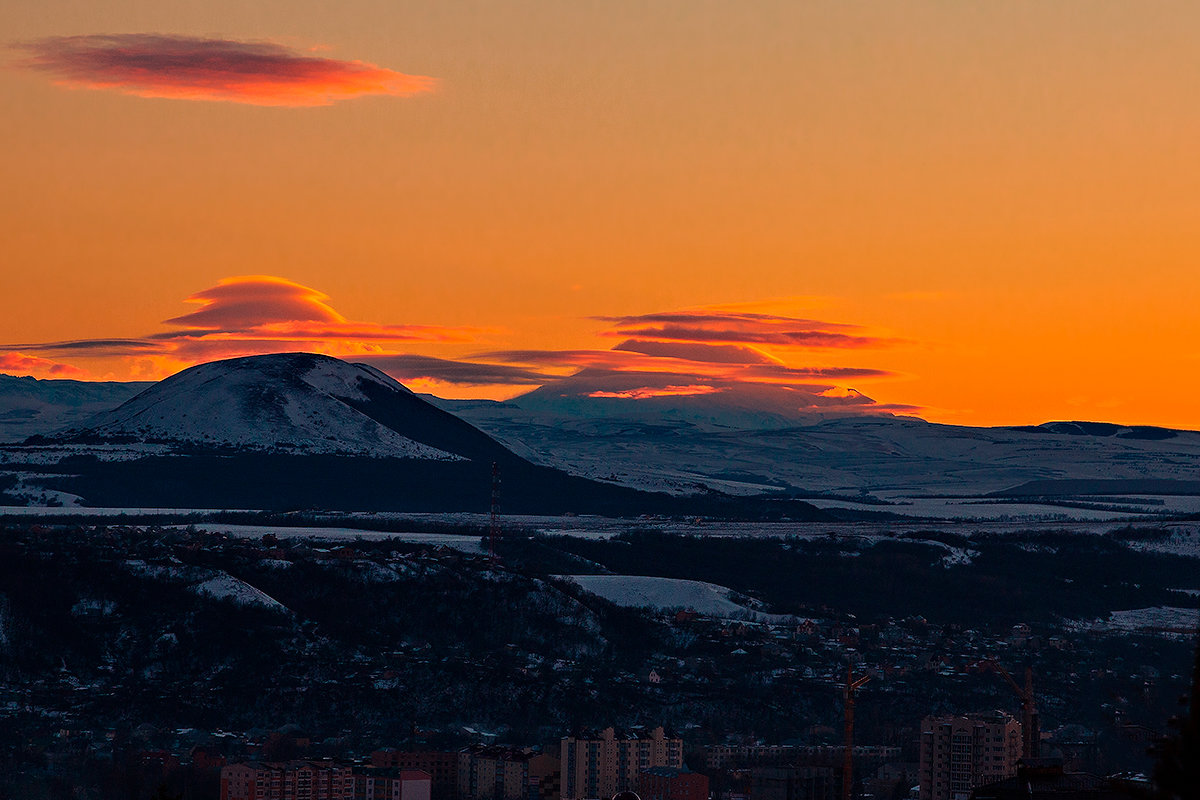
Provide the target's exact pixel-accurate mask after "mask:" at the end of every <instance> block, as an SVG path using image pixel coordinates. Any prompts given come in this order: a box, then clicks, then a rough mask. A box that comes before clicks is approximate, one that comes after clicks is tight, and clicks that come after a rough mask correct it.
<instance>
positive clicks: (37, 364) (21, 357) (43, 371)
mask: <svg viewBox="0 0 1200 800" xmlns="http://www.w3.org/2000/svg"><path fill="white" fill-rule="evenodd" d="M0 372H3V373H7V374H9V375H29V376H32V377H34V378H79V379H86V378H87V377H88V372H87V370H84V369H80V368H79V367H74V366H71V365H70V364H60V363H58V362H57V361H51V360H49V359H47V358H39V357H38V356H27V355H25V354H24V353H0Z"/></svg>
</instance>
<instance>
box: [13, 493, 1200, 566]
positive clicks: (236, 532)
mask: <svg viewBox="0 0 1200 800" xmlns="http://www.w3.org/2000/svg"><path fill="white" fill-rule="evenodd" d="M214 513H218V512H216V511H214V510H212V509H167V508H84V507H71V508H62V507H45V506H4V507H0V521H4V520H15V519H22V518H25V519H37V518H39V517H46V516H53V517H59V518H66V519H71V520H78V521H79V523H81V524H87V523H88V522H89V520H91V521H93V522H94V521H95V520H96V518H98V517H100V518H104V519H105V521H108V522H117V523H119V522H120V521H121V517H128V518H130V519H131V522H132V521H136V518H137V517H145V516H163V517H169V518H170V520H171V521H172V522H173V523H174V524H177V525H179V526H185V525H192V526H194V527H196V528H197V529H199V530H205V531H215V532H225V533H228V534H230V535H232V536H242V537H248V538H259V537H262V536H263V535H264V534H267V533H271V534H274V535H276V536H280V537H287V538H295V537H300V538H310V539H318V540H322V541H336V540H353V539H356V538H361V539H374V540H380V539H389V538H395V539H399V540H401V541H407V542H413V543H424V544H433V545H445V546H448V547H455V548H457V549H460V550H464V551H466V552H478V551H479V550H480V549H481V545H480V539H479V536H478V535H477V534H473V535H467V534H454V533H441V532H437V533H427V532H419V531H412V532H404V531H401V532H393V531H381V530H372V528H375V527H389V528H390V527H400V528H402V527H403V526H404V524H405V523H406V522H408V523H412V525H413V527H425V526H429V525H439V526H447V527H454V526H462V527H474V528H476V529H479V530H486V528H487V526H488V522H489V517H488V515H487V514H468V513H430V514H416V513H407V512H358V513H341V512H325V513H321V514H317V515H312V514H306V515H305V520H304V521H305V523H306V525H304V526H299V525H297V526H288V525H235V524H226V523H218V522H210V521H206V519H205V518H206V517H208V516H210V515H212V514H214ZM309 523H311V524H309ZM1131 524H1132V525H1133V526H1134V527H1136V528H1137V529H1138V530H1141V531H1149V532H1156V533H1159V534H1161V535H1159V536H1157V537H1155V538H1151V539H1133V540H1131V541H1128V542H1127V544H1128V545H1129V547H1130V548H1132V549H1135V550H1140V551H1146V552H1159V553H1166V554H1171V555H1181V556H1191V557H1196V558H1200V521H1188V522H1164V521H1159V520H1146V519H1142V520H1136V521H1127V520H1058V519H1054V520H1045V519H1041V520H1038V519H1009V520H951V521H937V520H888V521H879V522H728V521H716V520H703V519H696V520H692V521H681V520H668V519H661V518H638V519H618V518H611V517H593V516H569V517H568V516H555V517H546V516H525V515H505V516H502V517H501V526H502V530H503V533H504V535H509V536H513V535H517V536H522V535H524V536H528V535H539V534H540V535H560V536H576V537H580V538H589V539H608V538H612V537H614V536H618V535H620V534H622V533H627V532H630V531H654V532H662V533H671V534H681V535H690V536H718V537H736V538H741V537H751V538H758V537H767V538H789V537H795V538H799V539H817V538H834V539H849V540H858V541H861V542H863V543H864V544H865V543H869V542H873V541H878V540H880V539H884V538H894V537H912V538H916V539H926V536H925V535H926V534H928V533H929V532H931V531H949V532H953V533H955V534H958V535H960V536H965V537H967V538H971V537H974V536H1003V535H1005V534H1011V533H1017V532H1034V533H1049V532H1061V533H1067V534H1073V535H1079V536H1103V535H1106V534H1109V533H1112V532H1114V531H1119V530H1120V529H1122V528H1124V527H1127V526H1128V525H1131ZM314 526H315V527H314ZM942 546H943V547H945V549H946V550H947V553H946V563H947V565H951V564H954V563H967V562H969V561H970V559H971V557H972V556H973V553H972V552H971V551H970V550H968V549H962V548H951V547H948V546H945V545H942Z"/></svg>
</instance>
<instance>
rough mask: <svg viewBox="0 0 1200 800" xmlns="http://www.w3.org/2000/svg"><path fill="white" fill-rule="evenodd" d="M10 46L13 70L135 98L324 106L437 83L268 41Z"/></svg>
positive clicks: (116, 38)
mask: <svg viewBox="0 0 1200 800" xmlns="http://www.w3.org/2000/svg"><path fill="white" fill-rule="evenodd" d="M17 47H18V49H21V50H23V51H25V52H26V53H27V54H28V56H27V58H25V59H24V60H23V61H22V62H21V63H20V66H24V67H25V68H27V69H31V70H36V71H38V72H43V73H47V74H49V75H51V76H53V77H54V78H55V80H56V82H57V83H59V84H61V85H63V86H68V87H72V88H84V89H107V90H112V91H117V92H121V93H122V94H129V95H136V96H138V97H164V98H176V99H183V100H210V101H224V102H231V103H247V104H251V105H260V106H325V105H330V104H332V103H334V102H336V101H339V100H346V99H349V98H353V97H363V96H367V95H387V96H392V97H407V96H410V95H414V94H421V93H423V92H430V91H433V89H434V87H435V86H436V83H437V82H436V81H435V80H434V79H433V78H428V77H424V76H421V75H405V74H403V73H400V72H395V71H393V70H390V69H385V68H383V67H379V66H376V65H374V64H368V63H366V62H364V61H344V60H340V59H335V58H324V57H318V56H314V55H312V54H310V53H303V52H299V51H296V50H293V49H291V48H288V47H284V46H283V45H280V44H275V43H273V42H243V41H236V40H232V39H216V38H205V37H199V36H179V35H169V34H158V33H124V34H108V35H96V34H93V35H82V36H53V37H49V38H45V39H39V40H37V41H34V42H30V43H25V44H20V45H17Z"/></svg>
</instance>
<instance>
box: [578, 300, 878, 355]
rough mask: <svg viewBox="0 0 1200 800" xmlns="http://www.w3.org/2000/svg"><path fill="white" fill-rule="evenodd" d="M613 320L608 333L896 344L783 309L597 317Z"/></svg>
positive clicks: (825, 344)
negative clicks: (790, 314)
mask: <svg viewBox="0 0 1200 800" xmlns="http://www.w3.org/2000/svg"><path fill="white" fill-rule="evenodd" d="M598 319H601V320H603V321H605V322H611V323H613V329H612V330H609V331H605V332H604V333H603V334H602V335H604V336H621V337H630V338H636V339H652V340H656V341H669V342H712V343H725V344H773V345H782V346H789V347H807V348H861V347H878V346H881V345H888V344H892V343H893V340H891V339H884V338H880V337H877V336H867V335H865V334H862V333H859V332H858V331H860V330H861V327H860V326H858V325H848V324H845V323H839V322H824V321H822V320H813V319H801V318H798V317H787V316H782V315H779V314H763V313H753V312H732V311H729V312H722V311H718V310H716V309H705V310H701V311H695V312H686V311H684V312H671V313H666V314H642V315H638V316H629V317H599V318H598Z"/></svg>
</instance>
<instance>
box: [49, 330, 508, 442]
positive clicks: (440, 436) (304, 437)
mask: <svg viewBox="0 0 1200 800" xmlns="http://www.w3.org/2000/svg"><path fill="white" fill-rule="evenodd" d="M471 433H474V437H472V436H471V435H470V434H471ZM455 434H458V435H457V436H456V435H455ZM463 434H466V437H465V438H466V439H471V438H474V439H476V440H477V441H476V442H475V444H476V445H477V447H476V449H478V446H479V445H483V446H484V447H485V449H486V445H487V442H486V441H485V440H486V437H485V436H483V435H482V434H480V433H478V431H474V430H473V429H471V428H470V426H469V425H466V424H465V423H462V422H461V421H459V420H457V419H456V418H454V417H453V416H452V415H450V414H448V413H446V412H443V411H440V410H438V409H436V408H434V407H433V406H431V405H429V404H428V403H426V402H425V401H423V400H421V399H420V398H418V397H416V396H415V395H413V394H412V392H410V391H409V390H408V389H406V388H405V387H404V386H402V385H401V384H399V383H398V382H396V381H395V380H393V379H392V378H390V377H388V376H387V375H385V374H384V373H382V372H380V371H379V370H377V369H375V368H373V367H369V366H366V365H363V364H348V363H346V362H345V361H341V360H339V359H336V358H331V357H329V356H320V355H313V354H309V353H285V354H278V355H266V356H252V357H248V358H235V359H230V360H227V361H215V362H212V363H208V364H201V365H200V366H196V367H192V368H191V369H186V370H184V371H183V372H180V373H178V374H176V375H172V376H171V377H169V378H167V379H166V380H164V381H162V382H160V383H157V384H154V385H152V386H151V387H150V388H149V389H146V390H145V391H143V392H142V393H141V394H139V395H137V396H136V397H134V398H132V399H130V400H128V401H126V402H125V403H122V404H121V405H120V406H118V407H117V408H114V409H112V410H111V411H106V412H104V413H101V414H98V415H96V416H95V417H93V418H92V419H90V420H88V421H87V422H86V423H85V424H84V425H83V426H82V427H81V428H79V429H77V430H74V431H70V432H68V433H67V434H66V435H65V437H63V438H68V439H74V440H77V441H110V442H138V443H153V444H164V443H165V444H171V445H178V446H186V447H188V448H190V449H192V450H195V449H201V450H203V449H235V450H238V451H241V452H271V453H281V454H303V455H355V456H372V457H377V458H415V459H424V460H435V461H453V460H457V459H460V458H464V457H466V458H469V457H471V455H470V454H468V453H460V452H457V451H458V450H460V449H462V448H461V444H462V441H457V442H456V441H455V440H456V439H458V440H462V439H463V438H464V436H463ZM468 449H470V448H468Z"/></svg>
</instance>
